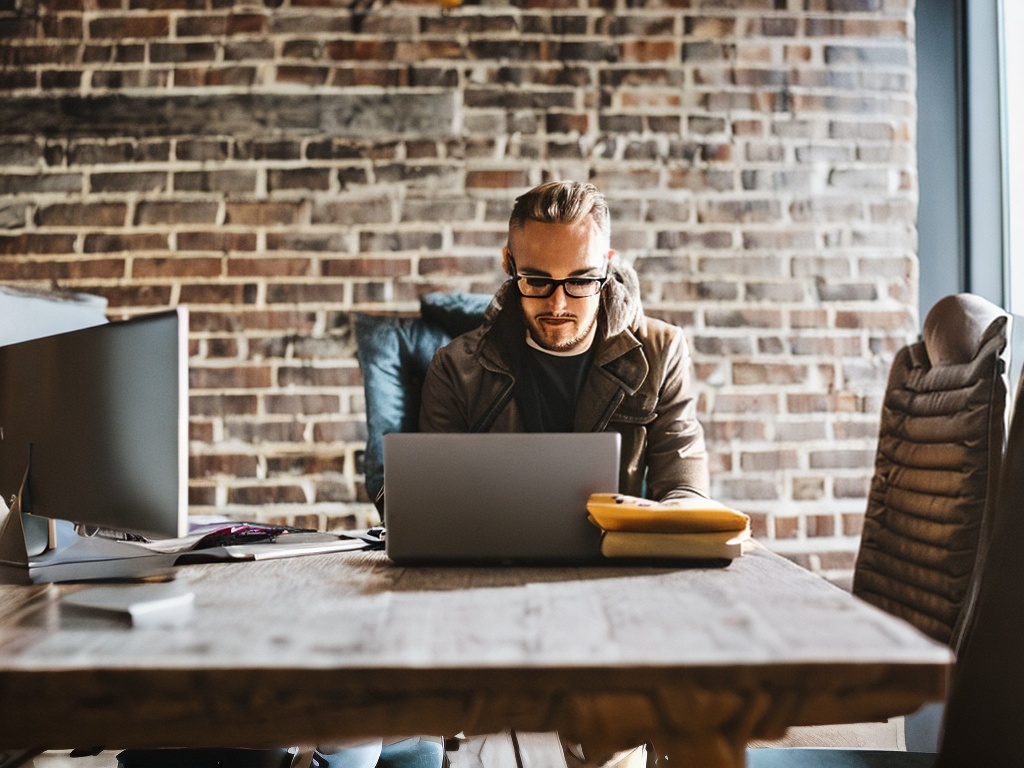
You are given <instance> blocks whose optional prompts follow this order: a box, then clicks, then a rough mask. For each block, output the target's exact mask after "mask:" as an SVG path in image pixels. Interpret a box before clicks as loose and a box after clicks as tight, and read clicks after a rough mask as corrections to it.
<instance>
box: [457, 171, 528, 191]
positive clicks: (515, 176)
mask: <svg viewBox="0 0 1024 768" xmlns="http://www.w3.org/2000/svg"><path fill="white" fill-rule="evenodd" d="M529 186H530V181H529V177H528V176H527V174H526V171H521V170H508V171H498V170H493V171H470V172H469V173H467V174H466V187H467V188H469V189H473V188H481V189H526V188H528V187H529Z"/></svg>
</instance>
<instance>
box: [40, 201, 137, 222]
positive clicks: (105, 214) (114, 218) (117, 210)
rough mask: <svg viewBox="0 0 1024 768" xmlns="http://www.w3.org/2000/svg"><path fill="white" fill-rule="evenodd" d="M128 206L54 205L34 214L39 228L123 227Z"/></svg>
mask: <svg viewBox="0 0 1024 768" xmlns="http://www.w3.org/2000/svg"><path fill="white" fill-rule="evenodd" d="M127 214H128V206H126V205H124V204H122V203H56V204H54V205H48V206H44V207H42V208H40V209H39V210H38V211H37V212H36V224H37V225H38V226H40V227H119V226H124V224H125V217H126V216H127Z"/></svg>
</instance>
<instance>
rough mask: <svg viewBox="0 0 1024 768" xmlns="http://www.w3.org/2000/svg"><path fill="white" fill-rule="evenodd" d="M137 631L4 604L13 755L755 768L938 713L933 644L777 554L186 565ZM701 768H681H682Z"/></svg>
mask: <svg viewBox="0 0 1024 768" xmlns="http://www.w3.org/2000/svg"><path fill="white" fill-rule="evenodd" d="M178 579H179V580H180V581H181V582H183V583H184V584H187V585H188V586H189V587H190V588H191V589H192V590H193V591H194V593H195V602H196V607H195V610H194V613H193V614H192V616H191V617H190V619H189V620H188V621H187V622H186V623H185V624H184V625H183V626H180V627H174V628H133V627H131V626H130V625H128V624H127V623H126V622H123V621H118V620H116V619H112V618H109V617H106V616H90V615H83V614H82V613H81V612H80V611H79V612H73V611H70V610H69V609H68V607H66V606H62V605H61V603H60V596H61V595H62V594H63V593H65V592H66V591H69V590H72V589H75V588H77V587H74V586H64V585H62V586H52V585H51V586H44V587H14V586H4V587H0V608H2V611H3V614H2V616H0V708H2V717H0V744H5V745H9V746H21V745H26V746H27V745H29V744H31V745H38V746H45V747H47V748H73V747H85V746H105V747H108V748H126V747H173V746H214V745H231V746H270V745H278V746H280V745H294V744H311V743H316V742H318V741H328V740H330V739H332V738H346V737H353V736H360V735H373V734H380V735H386V734H408V733H443V734H454V733H458V732H465V733H467V734H494V733H500V732H502V731H504V730H506V729H509V728H512V729H516V730H518V731H529V732H539V733H544V732H552V731H558V732H559V733H561V734H562V735H563V736H566V737H567V738H571V739H574V740H577V741H579V742H581V743H582V744H584V745H586V749H587V754H588V756H590V755H594V756H600V755H608V754H611V753H612V752H614V751H616V750H620V749H627V748H630V747H632V746H636V745H637V744H641V743H644V742H652V743H654V744H655V746H656V748H657V749H658V750H659V752H662V753H664V754H668V755H669V756H670V758H672V757H673V756H674V757H675V758H676V759H694V760H700V761H702V762H700V763H699V764H700V765H703V766H710V767H712V768H713V766H717V765H722V766H739V765H742V764H743V754H742V753H743V747H744V745H745V744H746V743H747V741H748V740H750V739H752V738H762V739H766V738H777V737H779V736H781V735H783V734H784V733H785V729H786V727H787V726H790V725H813V724H823V723H838V722H862V721H868V720H876V719H884V718H886V717H889V716H893V715H899V714H904V713H907V712H910V711H913V710H914V709H916V708H917V707H918V706H919V705H920V704H922V703H923V702H926V701H932V700H937V699H939V698H941V697H942V695H943V693H944V690H945V681H946V675H947V672H948V668H949V664H950V662H951V657H950V653H949V651H948V649H947V648H945V647H944V646H942V645H939V644H937V643H934V642H932V641H931V640H928V639H927V638H925V637H924V636H923V635H921V634H920V633H918V632H917V631H916V630H914V629H913V628H911V627H910V626H909V625H907V624H905V623H903V622H901V621H898V620H896V619H893V618H892V617H890V616H888V615H886V614H884V613H883V612H881V611H879V610H877V609H875V608H873V607H871V606H869V605H867V604H866V603H863V602H861V601H859V600H857V599H856V598H854V597H852V596H851V595H849V594H848V593H846V592H844V591H842V590H840V589H838V588H836V587H834V586H832V585H831V584H829V583H827V582H825V581H824V580H822V579H820V578H818V577H816V576H814V575H812V574H810V573H809V572H807V571H805V570H803V569H801V568H799V567H797V566H795V565H793V564H792V563H790V562H788V561H786V560H784V559H783V558H781V557H778V556H776V555H774V554H772V553H770V552H768V551H767V550H765V549H764V548H762V547H755V548H754V550H753V551H752V552H750V553H748V554H746V555H744V556H743V557H741V558H739V559H738V560H736V561H735V562H733V563H732V565H730V566H729V567H727V568H668V567H643V568H629V567H620V566H608V567H588V568H502V567H495V568H483V567H457V568H440V567H439V568H402V567H397V566H395V565H393V564H391V563H390V562H389V561H388V560H387V559H386V558H385V557H384V556H383V555H382V554H381V553H376V552H372V553H365V552H359V553H344V554H336V555H327V556H318V557H305V558H295V559H290V560H278V561H264V562H259V563H239V564H230V565H204V566H189V567H185V568H181V569H179V575H178ZM683 764H685V763H683Z"/></svg>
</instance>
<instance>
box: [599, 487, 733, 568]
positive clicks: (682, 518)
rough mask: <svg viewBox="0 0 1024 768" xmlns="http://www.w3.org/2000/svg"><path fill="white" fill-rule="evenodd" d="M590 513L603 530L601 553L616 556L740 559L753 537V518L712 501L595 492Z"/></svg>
mask: <svg viewBox="0 0 1024 768" xmlns="http://www.w3.org/2000/svg"><path fill="white" fill-rule="evenodd" d="M587 512H588V519H589V520H590V522H591V523H592V524H593V525H595V526H597V527H598V528H600V529H601V532H602V533H601V554H603V555H604V556H605V557H610V558H654V559H659V560H665V559H669V560H734V559H736V558H737V557H739V556H740V555H742V554H743V549H744V545H745V544H746V543H747V542H749V541H750V517H749V516H748V515H746V514H744V513H743V512H739V511H738V510H735V509H732V508H731V507H727V506H725V505H724V504H721V503H719V502H717V501H713V500H711V499H699V498H685V499H672V500H670V501H664V502H657V501H651V500H650V499H641V498H638V497H636V496H627V495H625V494H621V493H595V494H592V495H591V496H590V498H589V499H588V500H587Z"/></svg>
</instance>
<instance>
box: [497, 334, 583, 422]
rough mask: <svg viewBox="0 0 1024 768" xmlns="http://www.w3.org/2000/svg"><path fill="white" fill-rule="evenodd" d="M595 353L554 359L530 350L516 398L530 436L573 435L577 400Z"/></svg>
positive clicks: (517, 386)
mask: <svg viewBox="0 0 1024 768" xmlns="http://www.w3.org/2000/svg"><path fill="white" fill-rule="evenodd" d="M592 350H593V347H591V349H588V350H587V351H586V352H583V353H582V354H579V355H551V354H548V353H547V352H543V351H541V350H539V349H535V348H534V347H531V346H526V348H525V349H524V350H523V354H522V357H521V358H520V362H521V365H520V371H519V376H518V378H517V380H516V390H515V397H516V401H517V402H518V403H519V408H520V409H521V410H522V412H523V419H524V420H525V422H526V430H527V431H528V432H572V431H573V421H574V419H575V416H576V399H577V397H579V393H580V389H581V388H582V387H583V380H584V379H585V378H586V375H587V370H588V369H589V368H590V361H591V359H592V358H593V355H592Z"/></svg>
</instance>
